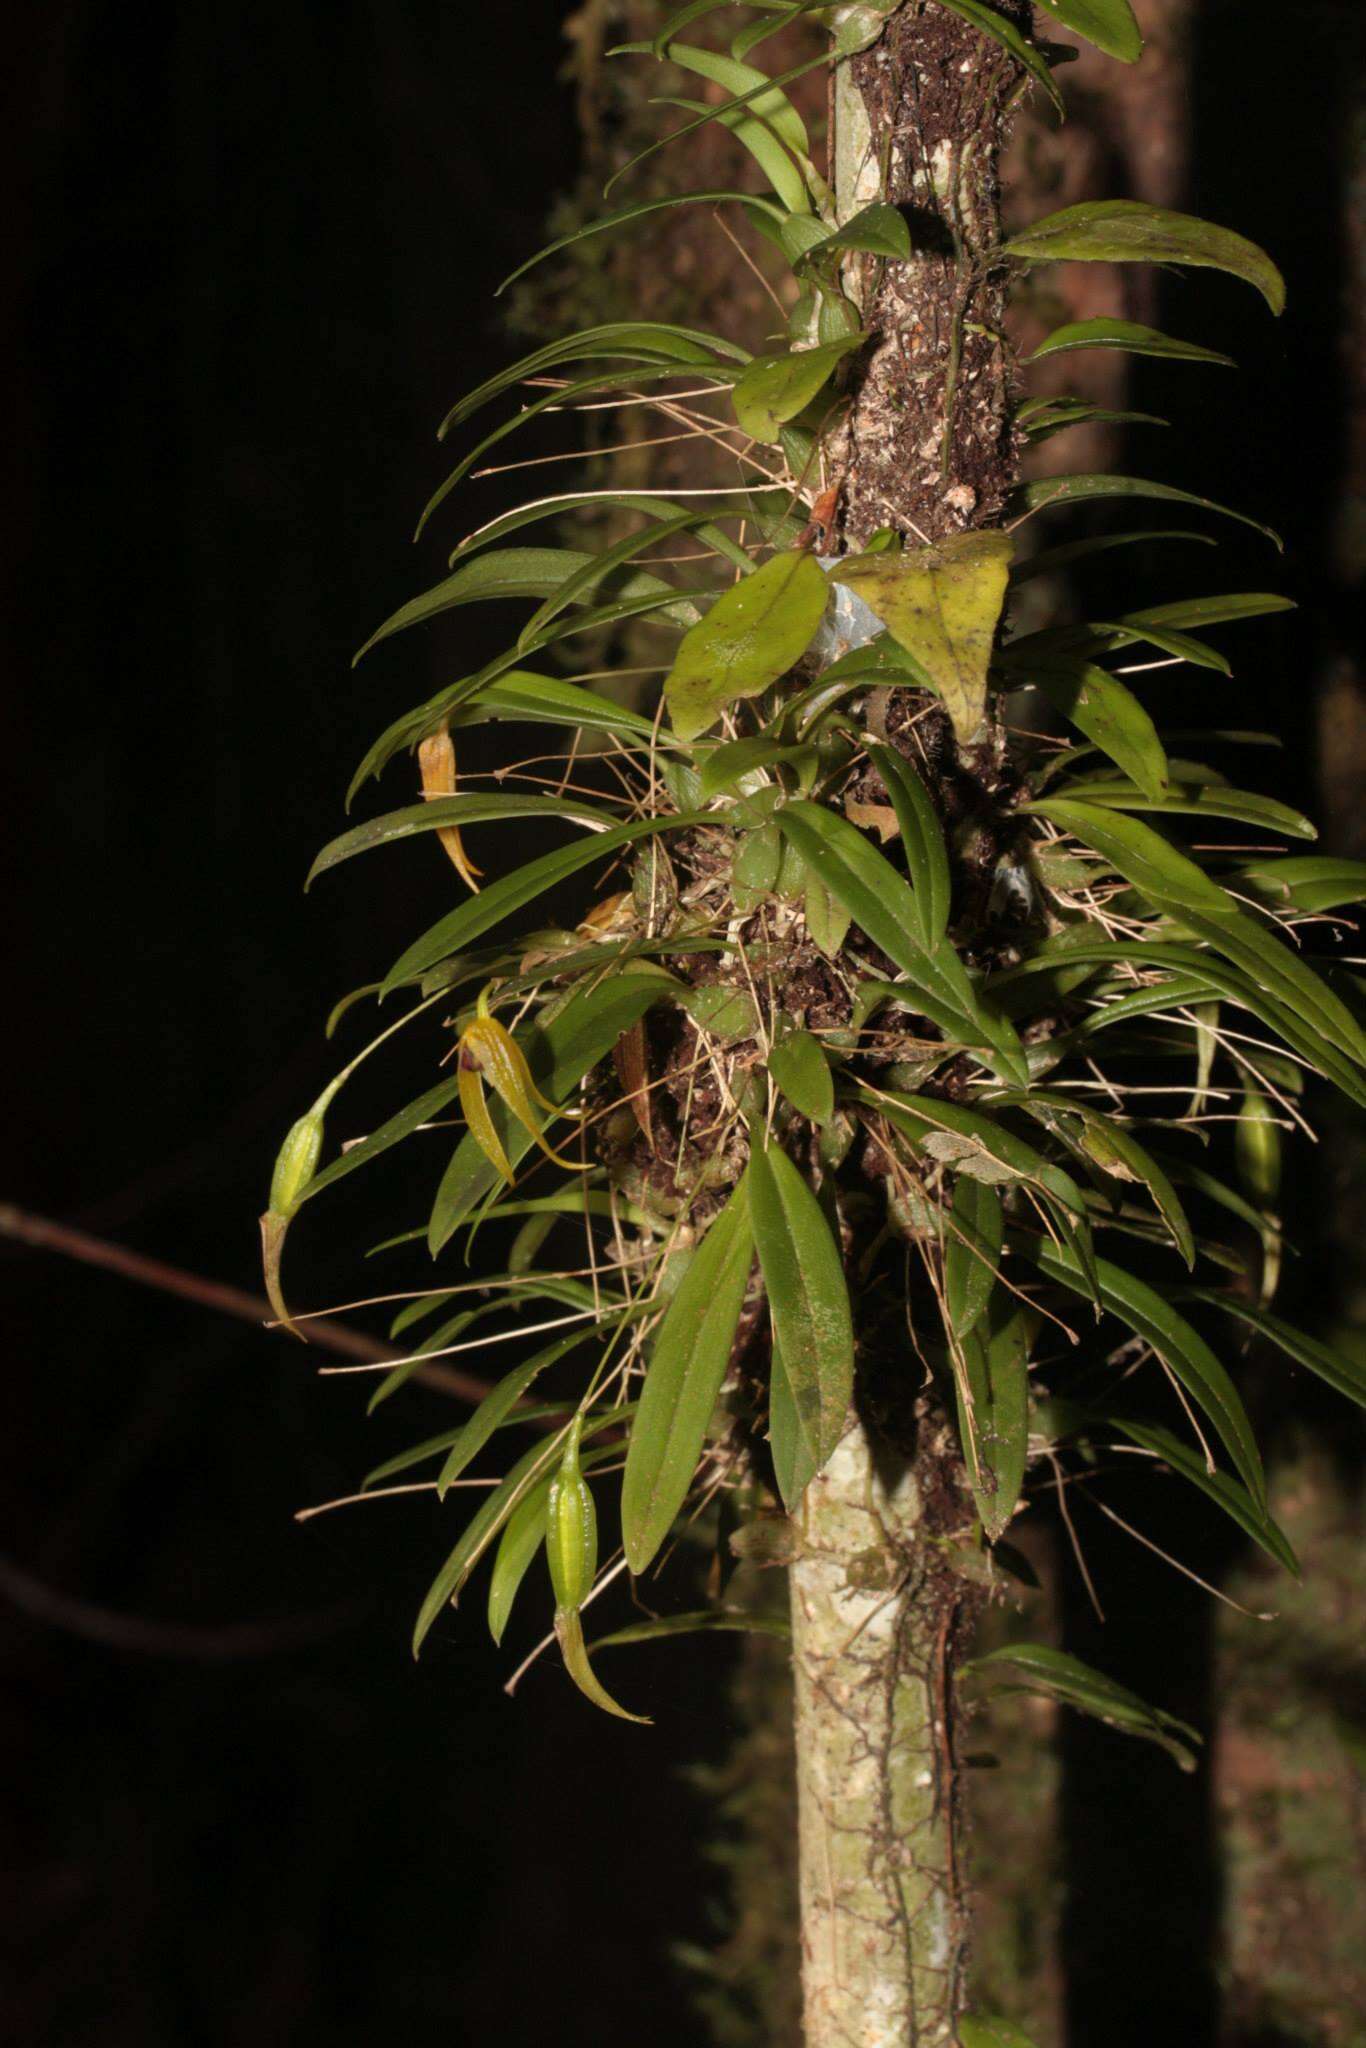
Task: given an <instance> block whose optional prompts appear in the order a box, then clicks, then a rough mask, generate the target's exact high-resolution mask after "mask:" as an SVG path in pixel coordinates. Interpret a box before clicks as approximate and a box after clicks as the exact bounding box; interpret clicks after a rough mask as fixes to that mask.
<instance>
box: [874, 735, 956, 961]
mask: <svg viewBox="0 0 1366 2048" xmlns="http://www.w3.org/2000/svg"><path fill="white" fill-rule="evenodd" d="M868 752H869V758H870V759H871V760H872V762H873V765H874V767H875V768H876V769H877V771H878V773H879V774H880V775H881V777H882V779H883V781H884V782H885V783H886V785H887V794H888V795H889V796H890V797H891V799H892V808H893V810H894V811H895V812H896V821H897V824H898V825H899V826H900V827H901V844H902V846H903V847H904V848H905V851H906V866H907V869H908V871H909V873H910V877H911V884H912V887H913V889H914V892H915V906H916V917H917V919H918V921H919V926H920V936H921V939H922V941H923V943H924V945H925V946H926V948H927V949H928V950H930V951H933V950H934V949H935V948H936V947H937V946H938V945H939V942H940V940H941V939H942V938H943V937H944V934H945V932H946V931H947V930H948V925H949V908H950V903H951V900H952V896H953V881H952V878H951V876H950V873H949V856H948V850H947V848H946V847H945V845H944V828H943V826H942V825H941V824H940V822H939V813H938V811H936V809H935V807H934V799H933V798H932V797H931V795H930V793H929V791H928V790H927V789H926V787H925V785H924V783H923V782H922V781H921V779H920V777H919V775H918V774H917V773H916V771H915V769H914V767H913V766H912V765H911V763H910V762H909V761H907V760H906V759H905V758H904V756H903V755H901V754H898V753H897V752H896V750H895V748H893V747H870V748H869V750H868Z"/></svg>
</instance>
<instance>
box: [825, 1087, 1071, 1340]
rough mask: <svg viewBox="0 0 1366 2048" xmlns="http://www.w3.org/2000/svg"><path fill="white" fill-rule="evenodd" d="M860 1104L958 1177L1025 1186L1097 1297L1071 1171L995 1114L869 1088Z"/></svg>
mask: <svg viewBox="0 0 1366 2048" xmlns="http://www.w3.org/2000/svg"><path fill="white" fill-rule="evenodd" d="M863 1100H864V1101H865V1102H867V1103H868V1104H869V1105H870V1106H871V1107H873V1108H874V1109H876V1110H877V1111H878V1113H879V1114H880V1115H881V1116H883V1117H885V1118H886V1119H887V1121H888V1123H890V1124H891V1125H892V1127H893V1129H895V1130H897V1131H899V1132H900V1133H901V1135H902V1136H903V1137H905V1138H908V1139H909V1140H910V1142H911V1143H912V1144H913V1145H914V1146H915V1147H916V1148H917V1149H918V1150H920V1151H924V1152H926V1153H927V1154H928V1155H929V1156H930V1158H932V1159H939V1160H941V1161H943V1163H944V1164H945V1165H946V1166H951V1167H952V1168H953V1170H954V1172H955V1173H956V1174H959V1175H964V1174H966V1175H968V1176H970V1177H971V1178H973V1179H976V1180H982V1181H985V1182H987V1183H988V1185H990V1186H995V1185H997V1184H998V1183H1001V1182H1006V1181H1027V1182H1029V1183H1030V1185H1031V1186H1032V1187H1033V1188H1035V1189H1036V1190H1037V1192H1038V1193H1039V1195H1040V1197H1041V1198H1042V1200H1043V1201H1044V1202H1045V1203H1046V1205H1047V1207H1048V1210H1049V1213H1050V1215H1051V1216H1052V1219H1053V1227H1054V1229H1055V1230H1056V1231H1057V1232H1058V1235H1059V1236H1060V1237H1061V1239H1062V1241H1063V1243H1064V1244H1065V1245H1067V1246H1069V1247H1070V1248H1071V1251H1072V1255H1073V1256H1074V1258H1075V1260H1076V1264H1077V1267H1078V1269H1079V1271H1080V1272H1081V1273H1082V1274H1083V1275H1084V1276H1086V1284H1087V1291H1088V1294H1089V1296H1090V1298H1091V1299H1092V1300H1095V1299H1098V1283H1097V1281H1096V1278H1095V1255H1094V1253H1093V1251H1092V1248H1091V1228H1090V1224H1089V1222H1088V1221H1087V1214H1086V1201H1085V1197H1084V1196H1083V1194H1082V1192H1081V1189H1080V1188H1079V1187H1078V1186H1077V1184H1076V1182H1075V1181H1074V1180H1073V1178H1072V1176H1071V1174H1070V1173H1067V1172H1065V1171H1064V1170H1063V1168H1062V1167H1061V1166H1055V1165H1054V1164H1053V1162H1052V1161H1051V1160H1049V1159H1045V1158H1044V1156H1043V1154H1042V1153H1041V1152H1039V1151H1038V1150H1037V1149H1036V1148H1035V1147H1034V1146H1033V1145H1030V1144H1028V1143H1027V1142H1026V1141H1025V1139H1023V1138H1021V1137H1019V1136H1018V1135H1017V1134H1016V1132H1014V1131H1011V1130H1007V1129H1006V1127H1005V1125H1004V1124H1002V1123H1000V1122H998V1121H997V1119H996V1118H995V1117H994V1116H990V1115H988V1114H987V1113H986V1112H985V1111H984V1110H980V1109H973V1108H970V1107H969V1106H968V1104H967V1103H963V1102H943V1101H940V1100H939V1098H938V1097H937V1096H929V1095H904V1094H883V1093H881V1092H880V1091H879V1092H877V1093H876V1094H875V1093H874V1092H873V1090H871V1089H868V1090H866V1091H864V1094H863Z"/></svg>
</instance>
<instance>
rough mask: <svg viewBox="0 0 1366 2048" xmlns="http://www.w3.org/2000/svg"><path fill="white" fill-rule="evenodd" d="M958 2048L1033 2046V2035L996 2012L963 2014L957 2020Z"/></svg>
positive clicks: (1033, 2047) (1025, 2047) (1016, 2047)
mask: <svg viewBox="0 0 1366 2048" xmlns="http://www.w3.org/2000/svg"><path fill="white" fill-rule="evenodd" d="M958 2040H959V2044H960V2048H1035V2043H1034V2039H1033V2036H1032V2035H1030V2034H1026V2033H1025V2031H1024V2029H1023V2028H1022V2027H1017V2026H1016V2025H1015V2024H1014V2022H1013V2021H1011V2020H1003V2019H1001V2018H1000V2016H999V2015H998V2014H996V2013H980V2014H972V2015H970V2016H965V2017H964V2018H963V2019H961V2020H959V2022H958Z"/></svg>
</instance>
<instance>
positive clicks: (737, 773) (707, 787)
mask: <svg viewBox="0 0 1366 2048" xmlns="http://www.w3.org/2000/svg"><path fill="white" fill-rule="evenodd" d="M818 760H819V756H818V755H817V753H816V750H815V748H814V747H801V746H795V747H794V746H785V745H784V743H783V742H782V741H781V740H774V739H764V738H762V737H761V738H756V739H748V740H732V741H731V742H730V743H729V745H727V746H723V747H716V748H714V749H713V751H712V752H711V753H710V754H708V755H707V757H706V760H705V762H704V763H703V767H702V779H701V786H700V787H701V796H702V800H703V802H704V803H705V802H707V801H708V800H709V799H710V798H711V797H714V796H717V795H718V794H719V793H720V792H721V791H722V790H723V789H731V788H733V787H734V785H735V784H736V783H737V782H738V781H739V780H740V778H741V776H744V775H752V774H753V773H754V772H755V770H756V769H759V768H773V767H779V766H784V767H791V768H796V769H798V770H801V771H804V772H805V773H806V774H808V775H810V774H811V773H813V772H814V770H815V768H816V766H817V764H818ZM774 838H775V840H776V838H777V832H776V828H775V831H774Z"/></svg>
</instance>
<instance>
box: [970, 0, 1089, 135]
mask: <svg viewBox="0 0 1366 2048" xmlns="http://www.w3.org/2000/svg"><path fill="white" fill-rule="evenodd" d="M939 4H940V6H941V7H948V8H950V9H951V10H952V11H953V13H954V14H956V15H958V17H959V18H960V20H962V21H966V22H969V23H970V24H971V25H972V27H973V28H975V29H977V30H978V31H979V33H980V34H982V35H984V36H990V37H991V39H992V41H993V42H996V43H999V44H1000V45H1001V48H1002V49H1003V50H1007V51H1009V53H1010V55H1011V56H1012V57H1013V58H1014V59H1015V62H1016V63H1017V64H1018V65H1020V66H1021V68H1022V69H1023V70H1025V71H1027V72H1028V73H1029V76H1030V77H1031V78H1032V79H1033V80H1034V83H1035V84H1036V85H1039V86H1042V87H1043V90H1044V91H1045V93H1047V95H1048V97H1049V99H1050V100H1051V101H1052V103H1053V107H1054V109H1055V111H1056V113H1057V115H1058V118H1059V120H1061V119H1062V116H1063V114H1064V112H1065V109H1064V107H1063V98H1062V94H1061V93H1060V92H1059V91H1058V88H1057V86H1056V84H1055V83H1054V80H1053V74H1052V72H1051V71H1050V70H1049V68H1048V63H1047V60H1046V59H1045V57H1044V55H1043V52H1042V51H1041V50H1040V49H1039V48H1038V46H1037V44H1035V43H1031V42H1030V41H1029V40H1028V39H1027V38H1026V37H1025V36H1022V35H1021V33H1020V31H1019V29H1017V28H1016V26H1015V24H1014V22H1013V21H1009V20H1007V18H1006V17H1005V15H1003V14H996V13H994V12H993V10H992V9H991V8H990V7H986V6H984V5H983V0H939Z"/></svg>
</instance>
